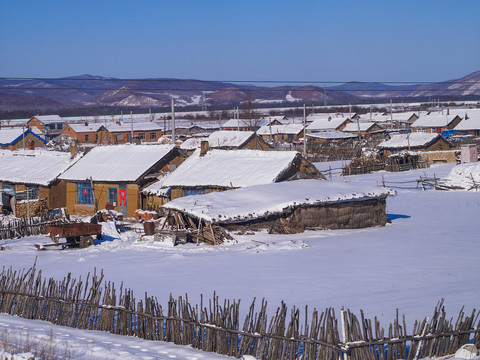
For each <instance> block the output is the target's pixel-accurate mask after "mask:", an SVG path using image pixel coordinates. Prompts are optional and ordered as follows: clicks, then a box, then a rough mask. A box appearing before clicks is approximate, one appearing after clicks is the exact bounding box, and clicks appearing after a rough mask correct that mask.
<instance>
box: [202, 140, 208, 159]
mask: <svg viewBox="0 0 480 360" xmlns="http://www.w3.org/2000/svg"><path fill="white" fill-rule="evenodd" d="M208 150H209V145H208V141H206V140H203V141H202V142H201V143H200V156H205V154H206V153H207V152H208Z"/></svg>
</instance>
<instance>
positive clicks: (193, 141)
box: [180, 137, 208, 150]
mask: <svg viewBox="0 0 480 360" xmlns="http://www.w3.org/2000/svg"><path fill="white" fill-rule="evenodd" d="M207 139H208V138H206V137H193V138H190V139H187V140H185V141H184V142H183V143H182V145H180V149H183V150H193V149H197V148H199V147H200V143H201V142H202V141H206V140H207Z"/></svg>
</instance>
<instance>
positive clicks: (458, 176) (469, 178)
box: [436, 162, 480, 191]
mask: <svg viewBox="0 0 480 360" xmlns="http://www.w3.org/2000/svg"><path fill="white" fill-rule="evenodd" d="M436 189H437V190H469V191H480V163H479V162H474V163H465V164H461V165H457V166H455V167H454V168H453V169H452V170H451V171H450V174H448V175H447V176H446V177H445V178H443V179H441V180H439V182H438V184H437V186H436Z"/></svg>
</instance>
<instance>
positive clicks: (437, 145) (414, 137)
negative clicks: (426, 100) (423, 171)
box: [377, 133, 452, 158]
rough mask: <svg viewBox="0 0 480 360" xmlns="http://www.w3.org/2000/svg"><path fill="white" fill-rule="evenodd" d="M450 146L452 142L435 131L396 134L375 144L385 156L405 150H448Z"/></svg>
mask: <svg viewBox="0 0 480 360" xmlns="http://www.w3.org/2000/svg"><path fill="white" fill-rule="evenodd" d="M451 147H452V144H450V142H449V141H448V140H445V139H444V138H443V136H441V135H440V134H437V133H410V134H397V135H393V136H392V137H391V138H390V139H389V140H385V141H383V142H381V143H380V144H378V145H377V148H378V149H379V150H380V151H382V152H383V154H384V157H385V158H387V157H388V156H390V155H391V154H394V153H398V152H402V151H405V150H411V151H421V152H427V151H444V150H450V149H451Z"/></svg>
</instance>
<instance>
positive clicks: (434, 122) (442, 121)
mask: <svg viewBox="0 0 480 360" xmlns="http://www.w3.org/2000/svg"><path fill="white" fill-rule="evenodd" d="M456 116H457V115H447V113H446V112H445V115H441V114H440V115H432V114H430V115H425V116H421V117H419V118H418V119H417V121H415V122H414V123H413V124H412V128H429V127H445V126H447V125H448V124H450V123H451V122H452V121H453V120H454V119H455V117H456Z"/></svg>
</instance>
